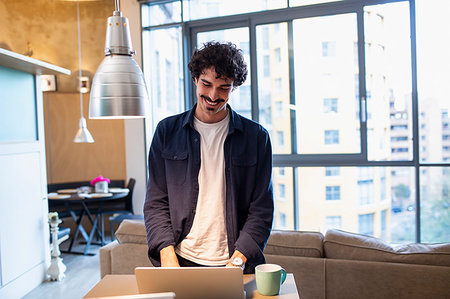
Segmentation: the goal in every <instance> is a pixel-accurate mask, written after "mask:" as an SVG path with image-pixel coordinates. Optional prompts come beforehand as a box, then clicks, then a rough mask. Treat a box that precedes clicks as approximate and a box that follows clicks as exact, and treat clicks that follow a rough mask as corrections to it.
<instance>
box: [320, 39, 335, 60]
mask: <svg viewBox="0 0 450 299" xmlns="http://www.w3.org/2000/svg"><path fill="white" fill-rule="evenodd" d="M322 56H323V57H327V56H336V42H335V41H326V42H322Z"/></svg>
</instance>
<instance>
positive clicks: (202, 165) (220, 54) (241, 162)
mask: <svg viewBox="0 0 450 299" xmlns="http://www.w3.org/2000/svg"><path fill="white" fill-rule="evenodd" d="M188 68H189V70H190V72H191V76H192V79H193V80H194V83H195V85H196V87H197V90H196V96H197V104H196V105H195V106H194V107H193V108H192V109H191V110H190V111H187V112H184V113H182V114H179V115H175V116H172V117H168V118H166V119H164V120H162V121H161V122H160V123H159V124H158V127H157V128H156V132H155V135H154V137H153V141H152V145H151V148H150V153H149V182H148V188H147V197H146V201H145V204H144V216H145V226H146V230H147V242H148V247H149V250H148V255H149V258H150V261H151V262H152V263H153V265H155V266H163V267H179V266H228V267H232V266H237V267H241V268H243V269H244V268H245V273H253V272H254V267H255V266H256V265H258V264H261V263H264V262H265V259H264V255H263V253H262V252H263V250H264V247H265V244H266V242H267V239H268V237H269V234H270V230H271V226H272V219H273V194H272V183H271V171H272V149H271V145H270V139H269V135H268V133H267V131H266V130H265V129H264V128H263V127H262V126H261V125H259V124H257V123H255V122H253V121H251V120H248V119H246V118H244V117H242V116H240V115H238V114H237V113H236V112H234V111H233V110H232V109H231V107H230V106H229V105H228V104H227V102H228V100H229V97H230V95H231V94H232V92H233V91H234V90H236V88H237V87H238V86H240V85H241V84H242V83H244V81H245V79H246V77H247V66H246V64H245V62H244V59H243V56H242V51H241V50H239V49H237V48H236V46H235V45H233V44H231V43H216V42H209V43H206V44H205V45H204V47H203V48H202V49H200V50H196V51H195V52H194V54H193V56H192V58H191V62H190V63H189V65H188Z"/></svg>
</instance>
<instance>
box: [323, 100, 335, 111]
mask: <svg viewBox="0 0 450 299" xmlns="http://www.w3.org/2000/svg"><path fill="white" fill-rule="evenodd" d="M323 112H325V113H329V112H336V113H337V112H338V99H336V98H326V99H323Z"/></svg>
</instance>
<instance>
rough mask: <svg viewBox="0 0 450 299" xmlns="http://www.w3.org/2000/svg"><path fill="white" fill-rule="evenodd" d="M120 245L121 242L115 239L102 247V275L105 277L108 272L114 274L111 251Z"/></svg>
mask: <svg viewBox="0 0 450 299" xmlns="http://www.w3.org/2000/svg"><path fill="white" fill-rule="evenodd" d="M117 246H119V242H117V241H114V242H111V243H108V244H106V245H105V246H103V247H101V248H100V251H99V253H100V277H101V278H103V277H104V276H105V275H107V274H112V270H111V251H112V249H113V248H114V247H117Z"/></svg>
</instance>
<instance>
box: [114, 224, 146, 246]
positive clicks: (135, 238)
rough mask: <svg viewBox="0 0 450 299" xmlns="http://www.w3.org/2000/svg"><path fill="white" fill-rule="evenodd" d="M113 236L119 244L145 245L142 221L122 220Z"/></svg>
mask: <svg viewBox="0 0 450 299" xmlns="http://www.w3.org/2000/svg"><path fill="white" fill-rule="evenodd" d="M115 236H116V238H117V241H118V242H119V243H137V244H147V233H146V231H145V225H144V221H143V220H124V221H122V223H120V225H119V228H118V229H117V231H116V233H115Z"/></svg>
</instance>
